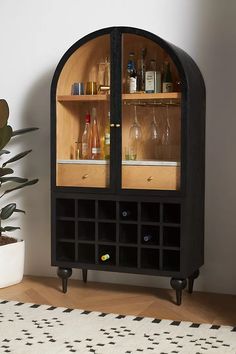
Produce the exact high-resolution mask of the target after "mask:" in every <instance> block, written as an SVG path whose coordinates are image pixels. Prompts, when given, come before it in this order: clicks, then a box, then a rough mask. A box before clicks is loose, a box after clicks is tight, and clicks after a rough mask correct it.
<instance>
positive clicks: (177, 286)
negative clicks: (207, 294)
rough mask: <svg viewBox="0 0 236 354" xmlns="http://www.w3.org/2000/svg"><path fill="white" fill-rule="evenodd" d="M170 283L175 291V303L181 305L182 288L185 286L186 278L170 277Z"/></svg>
mask: <svg viewBox="0 0 236 354" xmlns="http://www.w3.org/2000/svg"><path fill="white" fill-rule="evenodd" d="M170 285H171V286H172V288H173V289H174V290H175V291H176V303H177V305H181V300H182V290H183V289H184V288H185V287H186V285H187V280H186V279H176V278H171V280H170Z"/></svg>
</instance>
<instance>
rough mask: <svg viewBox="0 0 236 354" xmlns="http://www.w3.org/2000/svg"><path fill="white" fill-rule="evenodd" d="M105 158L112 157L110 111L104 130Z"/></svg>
mask: <svg viewBox="0 0 236 354" xmlns="http://www.w3.org/2000/svg"><path fill="white" fill-rule="evenodd" d="M104 158H105V160H109V159H110V112H108V116H107V122H106V126H105V132H104Z"/></svg>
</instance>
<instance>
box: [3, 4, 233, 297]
mask: <svg viewBox="0 0 236 354" xmlns="http://www.w3.org/2000/svg"><path fill="white" fill-rule="evenodd" d="M235 14H236V2H235V1H234V0H227V2H226V1H223V0H191V1H189V0H175V1H169V2H167V1H165V0H149V1H148V2H144V1H143V0H142V1H141V0H129V1H127V0H120V1H114V0H113V1H111V0H110V1H109V0H101V1H87V2H84V1H79V0H68V1H64V0H50V1H49V0H41V1H32V0H21V1H19V0H1V1H0V48H1V50H0V52H1V55H0V97H2V98H5V99H7V101H8V102H9V105H10V110H11V115H10V123H11V125H13V126H14V128H15V129H17V128H22V127H25V126H38V127H39V128H40V131H39V132H37V133H31V134H30V135H28V136H26V135H25V136H24V137H22V138H20V137H18V138H17V139H18V146H17V151H18V150H19V147H21V148H22V149H26V148H29V147H33V153H32V154H31V156H29V157H27V158H25V161H24V164H23V166H22V167H19V164H18V165H17V164H16V166H18V167H17V170H18V171H19V174H22V175H23V174H25V175H26V176H28V177H35V176H37V177H39V178H40V182H39V184H38V185H36V186H34V187H31V188H29V189H27V190H26V189H25V190H24V192H15V194H14V195H12V200H17V201H18V203H19V206H21V207H23V208H25V209H26V210H27V214H26V215H25V216H22V217H20V220H19V218H18V219H17V221H15V224H18V225H19V224H20V225H21V232H19V233H18V235H21V234H23V236H24V238H25V239H26V241H27V248H26V269H25V272H26V274H35V275H55V272H56V269H55V268H51V266H50V208H49V203H50V189H49V187H50V186H49V176H50V166H49V143H50V141H49V139H50V133H49V129H50V125H49V121H50V114H49V113H50V111H49V104H50V102H49V93H50V82H51V79H52V75H53V72H54V70H55V67H56V65H57V63H58V61H59V59H60V58H61V56H62V55H63V53H64V52H65V51H66V50H67V49H68V48H69V47H70V46H71V45H72V44H73V43H74V42H76V41H77V40H78V39H80V38H81V37H83V36H84V35H85V34H88V33H90V32H92V31H94V30H97V29H99V28H104V27H108V26H119V25H121V26H122V25H127V26H131V27H132V26H133V27H138V28H142V29H145V30H148V31H151V32H153V33H155V34H157V35H159V36H160V37H163V38H164V39H166V40H168V41H170V42H172V43H174V44H175V45H177V46H179V47H181V48H182V49H184V50H185V51H186V52H188V53H189V54H190V55H191V56H192V57H193V58H194V60H195V61H196V63H197V64H198V66H199V67H200V69H201V71H202V73H203V76H204V78H205V83H206V89H207V115H206V118H207V123H206V228H205V229H206V234H205V265H204V267H202V271H201V277H200V278H199V280H198V281H197V282H196V287H197V288H198V289H199V290H203V291H212V292H225V293H236V257H235V254H236V232H235V231H236V213H235V212H236V206H235V201H236V191H235V181H236V167H235V151H236V139H235V131H236V114H235V111H236V104H235V103H236V100H235V82H236V75H235V67H234V64H235V62H236V45H235V38H236V26H235V20H236V19H235ZM13 149H14V147H13ZM74 274H75V276H76V277H79V276H80V273H79V272H78V271H75V272H74ZM89 279H92V280H97V281H110V282H121V283H129V284H131V283H133V284H137V285H147V286H157V287H158V286H160V287H163V286H164V287H167V286H169V280H168V279H163V278H155V277H149V276H139V275H135V276H134V275H125V274H117V273H103V272H90V277H89Z"/></svg>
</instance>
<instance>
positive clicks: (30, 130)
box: [12, 127, 39, 136]
mask: <svg viewBox="0 0 236 354" xmlns="http://www.w3.org/2000/svg"><path fill="white" fill-rule="evenodd" d="M38 129H39V128H36V127H33V128H25V129H19V130H14V131H13V132H12V136H16V135H21V134H25V133H29V132H32V131H34V130H38Z"/></svg>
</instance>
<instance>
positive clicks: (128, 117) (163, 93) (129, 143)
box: [121, 34, 181, 190]
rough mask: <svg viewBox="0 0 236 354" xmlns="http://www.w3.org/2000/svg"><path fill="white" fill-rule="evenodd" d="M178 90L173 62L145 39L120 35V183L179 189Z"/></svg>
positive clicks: (126, 187) (128, 186) (140, 186)
mask: <svg viewBox="0 0 236 354" xmlns="http://www.w3.org/2000/svg"><path fill="white" fill-rule="evenodd" d="M180 103H181V92H180V79H179V75H178V72H177V70H176V67H175V65H174V63H173V61H172V60H171V59H170V57H169V56H168V55H167V54H166V52H165V51H164V50H163V49H162V48H161V47H160V46H159V45H158V44H157V43H155V42H153V41H151V40H150V39H147V38H144V37H141V36H138V35H134V34H123V37H122V144H121V145H122V175H121V176H122V177H121V180H122V181H121V187H122V188H123V189H155V190H179V189H180V156H181V108H180Z"/></svg>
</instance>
